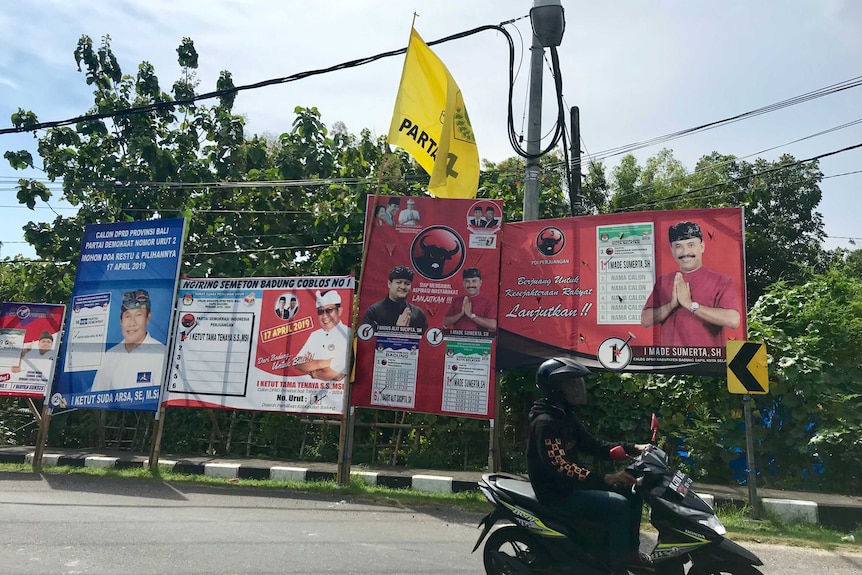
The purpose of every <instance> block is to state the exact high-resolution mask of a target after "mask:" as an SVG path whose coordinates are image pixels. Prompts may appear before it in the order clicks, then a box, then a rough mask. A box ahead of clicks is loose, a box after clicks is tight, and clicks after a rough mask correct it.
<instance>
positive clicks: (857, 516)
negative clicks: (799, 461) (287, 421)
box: [0, 450, 862, 531]
mask: <svg viewBox="0 0 862 575" xmlns="http://www.w3.org/2000/svg"><path fill="white" fill-rule="evenodd" d="M0 463H21V464H32V463H33V453H32V452H23V451H20V450H18V451H15V452H4V451H3V450H0ZM148 464H149V461H148V459H146V458H141V457H130V458H128V459H125V458H121V457H107V456H99V455H84V454H78V455H70V454H61V453H45V454H43V455H42V465H43V467H51V466H60V465H66V466H71V467H98V468H108V469H109V468H114V469H128V468H141V467H145V466H147V465H148ZM159 465H160V466H163V467H165V468H166V469H168V470H169V471H171V472H173V473H181V474H185V475H204V476H207V477H214V478H221V479H259V480H268V479H270V480H276V481H297V482H307V481H327V480H329V481H333V480H335V479H336V473H335V472H332V471H325V470H321V469H312V468H310V467H299V466H296V467H289V466H279V465H271V466H261V465H254V464H248V465H247V464H243V463H228V462H214V463H198V462H194V461H186V460H179V461H175V460H169V459H160V460H159ZM351 475H352V476H353V477H356V478H359V479H362V480H363V481H365V483H367V484H369V485H379V486H382V487H389V488H393V489H413V490H415V491H423V492H428V493H459V492H463V491H475V490H476V489H477V488H478V485H477V482H476V481H470V480H464V479H456V478H454V477H450V476H446V475H436V474H428V473H417V474H414V475H408V474H398V473H391V474H389V473H386V472H381V471H364V470H354V471H352V473H351ZM698 495H700V496H701V497H702V498H703V499H704V500H705V501H706V502H707V503H708V504H709V505H711V506H715V505H716V504H734V505H738V504H741V503H743V502H741V501H740V500H739V499H738V498H736V497H733V496H728V495H727V494H722V493H715V494H710V493H707V492H698ZM760 500H761V502H762V504H763V507H764V509H765V510H767V511H768V512H770V513H773V514H774V515H776V516H777V517H778V518H780V519H782V520H784V521H787V522H794V521H796V522H804V523H811V524H821V525H824V526H826V527H830V528H832V529H837V530H841V531H850V530H852V529H854V528H855V527H856V526H858V525H862V506H860V507H856V506H843V507H842V506H836V505H823V504H820V503H817V502H815V501H807V500H798V499H779V498H770V497H762V498H760Z"/></svg>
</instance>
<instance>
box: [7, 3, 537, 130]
mask: <svg viewBox="0 0 862 575" xmlns="http://www.w3.org/2000/svg"><path fill="white" fill-rule="evenodd" d="M519 19H520V18H514V19H512V20H507V21H506V22H501V23H500V24H497V25H493V24H492V25H485V26H479V27H478V28H473V29H472V30H467V31H465V32H459V33H457V34H452V35H451V36H446V37H445V38H441V39H439V40H434V41H431V42H427V45H428V46H434V45H436V44H442V43H444V42H449V41H451V40H458V39H460V38H465V37H467V36H471V35H473V34H477V33H479V32H484V31H486V30H496V31H497V32H501V33H502V34H503V35H504V36H505V37H506V39H507V40H508V43H509V64H510V65H509V77H510V95H511V79H512V69H513V62H512V60H513V58H514V44H513V42H512V37H511V35H510V34H509V32H508V31H507V30H506V29H505V28H503V25H505V24H510V23H512V22H514V21H516V20H519ZM406 52H407V48H406V47H405V48H399V49H397V50H390V51H388V52H381V53H380V54H375V55H374V56H366V57H364V58H357V59H356V60H350V61H348V62H342V63H341V64H336V65H334V66H329V67H328V68H320V69H318V70H308V71H305V72H298V73H296V74H292V75H290V76H284V77H281V78H271V79H269V80H263V81H261V82H255V83H254V84H245V85H243V86H234V87H233V88H229V89H226V90H215V91H213V92H206V93H204V94H198V95H196V96H192V97H191V98H181V99H179V100H170V101H166V102H153V103H152V104H145V105H143V106H133V107H131V108H125V109H122V110H113V111H110V112H100V113H98V114H85V115H83V116H77V117H75V118H68V119H66V120H54V121H50V122H36V123H32V124H28V125H26V126H20V127H17V126H13V127H11V128H0V136H2V135H5V134H19V133H22V132H35V131H38V130H44V129H47V128H58V127H60V126H69V125H72V124H78V123H81V122H89V121H93V120H103V119H105V118H118V117H123V116H130V115H134V114H142V113H146V112H153V111H156V110H165V109H173V108H176V107H177V106H188V105H191V104H194V103H195V102H200V101H201V100H212V99H213V98H223V97H225V96H232V95H235V94H237V93H239V92H244V91H247V90H256V89H258V88H265V87H267V86H276V85H278V84H287V83H288V82H296V81H297V80H303V79H305V78H310V77H312V76H319V75H321V74H328V73H330V72H336V71H338V70H346V69H348V68H355V67H357V66H363V65H365V64H370V63H372V62H376V61H377V60H381V59H383V58H389V57H392V56H398V55H399V54H405V53H406ZM510 101H511V97H510Z"/></svg>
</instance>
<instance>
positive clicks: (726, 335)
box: [498, 208, 747, 375]
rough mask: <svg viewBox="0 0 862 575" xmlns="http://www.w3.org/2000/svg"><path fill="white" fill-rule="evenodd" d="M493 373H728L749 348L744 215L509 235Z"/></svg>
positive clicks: (703, 213) (612, 219) (652, 217)
mask: <svg viewBox="0 0 862 575" xmlns="http://www.w3.org/2000/svg"><path fill="white" fill-rule="evenodd" d="M501 275H502V279H501V283H500V340H499V346H500V349H501V352H500V360H501V361H500V362H499V366H498V367H518V366H534V365H537V364H538V363H539V362H541V361H542V360H543V359H545V358H548V357H553V356H555V355H565V356H569V357H574V358H576V359H578V360H580V361H581V362H583V363H584V364H585V365H587V366H588V367H591V368H595V369H603V370H610V371H629V372H656V373H681V374H682V373H684V374H710V375H721V374H724V373H725V372H726V354H725V347H726V342H727V340H728V339H739V340H744V339H746V333H747V329H746V304H745V256H744V247H743V218H742V210H741V209H740V208H723V209H700V210H669V211H657V212H640V213H624V214H608V215H599V216H586V217H576V218H565V219H556V220H539V221H530V222H518V223H514V224H507V225H506V233H505V236H504V241H503V263H502V270H501Z"/></svg>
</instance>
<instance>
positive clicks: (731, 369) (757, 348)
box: [727, 340, 769, 519]
mask: <svg viewBox="0 0 862 575" xmlns="http://www.w3.org/2000/svg"><path fill="white" fill-rule="evenodd" d="M727 390H728V391H729V392H730V393H741V394H744V397H743V398H742V408H743V416H744V417H745V451H746V456H745V462H746V465H745V466H746V468H747V470H748V471H747V473H748V504H749V505H750V506H751V518H752V519H760V510H759V509H758V507H757V477H756V476H757V474H756V471H755V463H754V435H753V433H752V422H751V419H752V418H751V395H752V394H758V395H763V394H766V393H768V392H769V371H768V369H767V356H766V344H764V343H760V342H755V341H733V340H731V341H728V342H727Z"/></svg>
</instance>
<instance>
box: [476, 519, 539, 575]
mask: <svg viewBox="0 0 862 575" xmlns="http://www.w3.org/2000/svg"><path fill="white" fill-rule="evenodd" d="M482 561H483V562H484V564H485V573H486V574H487V575H509V574H513V573H531V572H533V571H542V570H547V569H548V568H549V567H550V566H551V565H550V560H549V558H548V556H547V555H545V552H544V550H543V549H542V546H541V545H540V544H539V543H538V541H536V539H535V537H533V536H532V535H530V534H529V533H527V532H525V531H524V530H523V529H521V528H519V527H514V526H509V527H502V528H500V529H497V530H496V531H494V532H493V533H491V535H490V536H489V537H488V540H487V541H486V542H485V548H484V550H483V552H482Z"/></svg>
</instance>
